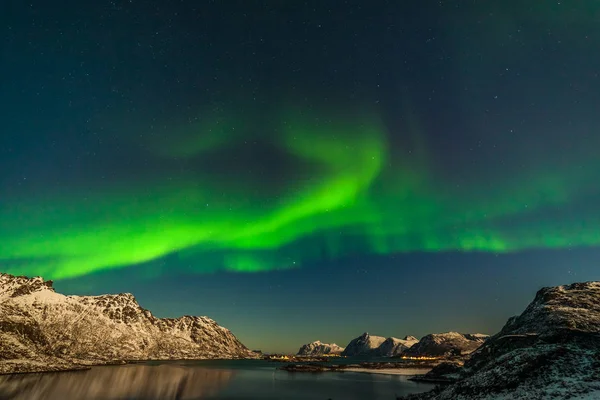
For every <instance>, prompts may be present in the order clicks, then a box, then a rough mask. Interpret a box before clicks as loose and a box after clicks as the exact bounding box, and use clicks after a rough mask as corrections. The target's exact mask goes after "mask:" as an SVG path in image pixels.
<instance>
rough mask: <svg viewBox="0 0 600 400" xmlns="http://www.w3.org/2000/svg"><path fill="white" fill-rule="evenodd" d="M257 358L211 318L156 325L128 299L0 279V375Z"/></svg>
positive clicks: (32, 281) (187, 318) (30, 280)
mask: <svg viewBox="0 0 600 400" xmlns="http://www.w3.org/2000/svg"><path fill="white" fill-rule="evenodd" d="M255 357H257V355H256V354H255V353H253V352H251V351H249V350H248V349H247V348H246V347H245V346H244V345H243V344H242V343H240V341H239V340H238V339H237V338H236V337H235V336H234V335H233V334H232V333H231V332H230V331H229V330H228V329H226V328H223V327H222V326H219V325H218V324H217V323H216V322H215V321H213V320H212V319H210V318H207V317H193V316H184V317H180V318H156V317H155V316H153V315H152V313H151V312H150V311H148V310H145V309H143V308H142V307H140V305H139V304H138V303H137V301H136V300H135V298H134V297H133V296H132V295H131V294H128V293H124V294H117V295H103V296H64V295H62V294H59V293H56V292H55V291H54V289H53V288H52V282H51V281H44V280H43V279H42V278H39V277H37V278H27V277H16V276H12V275H8V274H1V273H0V373H18V372H42V371H60V370H73V369H78V368H85V367H86V366H89V365H96V364H106V363H114V362H119V361H121V362H122V361H123V360H151V359H153V360H161V359H209V358H255Z"/></svg>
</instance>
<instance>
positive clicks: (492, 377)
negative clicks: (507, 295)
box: [407, 282, 600, 400]
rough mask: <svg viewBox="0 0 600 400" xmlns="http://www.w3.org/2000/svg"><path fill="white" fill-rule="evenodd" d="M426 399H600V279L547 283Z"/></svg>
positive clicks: (423, 396)
mask: <svg viewBox="0 0 600 400" xmlns="http://www.w3.org/2000/svg"><path fill="white" fill-rule="evenodd" d="M407 398H409V399H422V400H425V399H426V400H450V399H453V400H454V399H456V400H467V399H474V398H476V399H481V400H492V399H600V282H587V283H574V284H571V285H566V286H557V287H552V288H544V289H541V290H540V291H538V293H537V295H536V296H535V299H534V300H533V302H532V303H531V304H529V306H528V307H527V308H526V309H525V311H524V312H523V313H522V314H521V315H520V316H518V317H512V318H510V319H509V320H508V322H507V323H506V325H505V326H504V328H502V330H501V331H500V333H498V334H496V335H494V336H492V337H491V338H489V339H488V340H486V342H485V343H484V344H483V345H482V346H481V347H480V348H479V349H478V350H476V351H475V352H474V353H473V354H472V355H471V358H470V359H469V360H468V361H467V362H466V363H465V366H464V368H463V369H462V371H461V372H460V374H459V380H458V382H456V383H454V384H452V385H450V386H448V387H446V388H444V389H443V390H438V391H437V392H430V393H427V394H422V395H413V396H408V397H407Z"/></svg>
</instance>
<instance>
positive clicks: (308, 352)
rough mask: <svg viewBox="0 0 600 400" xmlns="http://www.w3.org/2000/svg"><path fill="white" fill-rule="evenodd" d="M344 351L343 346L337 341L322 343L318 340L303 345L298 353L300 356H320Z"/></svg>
mask: <svg viewBox="0 0 600 400" xmlns="http://www.w3.org/2000/svg"><path fill="white" fill-rule="evenodd" d="M343 351H344V348H343V347H340V346H338V345H337V344H335V343H332V344H328V343H321V341H319V340H317V341H315V342H312V343H308V344H305V345H302V347H300V349H299V350H298V353H297V355H299V356H320V355H323V354H340V353H342V352H343Z"/></svg>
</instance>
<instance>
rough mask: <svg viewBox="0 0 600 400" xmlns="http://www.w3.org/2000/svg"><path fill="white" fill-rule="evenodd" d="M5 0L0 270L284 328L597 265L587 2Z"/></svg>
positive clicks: (327, 335) (593, 16) (436, 305)
mask: <svg viewBox="0 0 600 400" xmlns="http://www.w3.org/2000/svg"><path fill="white" fill-rule="evenodd" d="M407 3H409V2H401V1H393V0H392V1H377V0H376V1H368V2H367V1H341V0H339V1H333V0H332V1H323V0H321V1H317V0H315V1H302V2H301V1H278V0H271V1H258V0H227V1H191V0H189V1H186V0H181V1H166V0H165V1H158V0H144V1H141V0H128V1H117V0H114V1H104V0H102V1H92V2H83V1H66V0H65V1H58V2H49V1H46V0H31V1H27V2H23V1H19V0H9V1H6V2H3V5H2V11H1V12H0V29H1V30H2V32H1V34H2V36H1V37H2V39H1V42H0V43H1V47H0V51H1V53H0V54H1V61H2V62H1V63H0V74H1V75H0V76H1V78H0V103H1V107H0V171H1V173H0V271H3V272H8V273H12V274H19V275H21V274H24V275H41V276H43V277H45V278H48V279H54V280H56V287H57V289H58V290H59V291H61V292H63V293H66V294H100V293H106V292H133V293H134V294H135V295H136V297H137V299H138V301H139V302H140V303H141V305H142V306H144V307H145V308H149V309H151V310H152V311H153V312H154V313H155V314H157V315H158V316H177V315H181V314H199V315H208V316H210V317H212V318H214V319H215V320H217V321H218V322H219V323H221V324H222V325H224V326H226V327H228V328H230V329H231V330H232V331H233V332H234V333H235V334H236V335H237V336H238V337H239V338H240V339H241V340H242V342H244V343H245V344H247V345H248V346H249V347H251V348H254V349H262V350H264V351H294V350H296V349H297V348H298V347H299V346H300V345H301V344H303V343H306V342H310V341H313V340H317V339H320V340H322V341H326V342H337V343H338V344H340V345H345V344H346V343H347V342H348V341H349V340H350V339H351V338H353V337H355V336H358V335H360V334H361V333H362V332H364V331H369V332H370V333H373V334H378V335H382V336H397V337H400V336H404V335H407V334H412V335H416V336H421V335H424V334H426V333H431V332H440V331H448V330H458V331H463V332H473V331H479V332H483V333H490V334H491V333H495V332H496V331H497V330H499V329H500V328H501V326H502V325H503V323H504V322H505V320H506V318H507V317H509V316H511V315H513V314H515V313H519V312H520V311H521V310H522V309H523V308H524V307H525V306H526V304H527V303H528V302H529V301H530V300H531V298H532V296H533V294H534V293H535V291H536V290H537V289H538V288H540V287H541V286H545V285H556V284H563V283H570V282H573V281H584V280H592V279H599V278H600V156H599V153H598V152H599V151H600V113H599V112H600V76H599V74H600V56H599V55H598V54H599V53H598V49H599V48H600V29H598V27H599V26H600V5H598V3H597V2H595V1H592V0H580V1H562V2H557V1H542V0H532V1H527V2H524V1H516V0H515V1H512V0H508V1H507V0H502V1H500V0H498V1H475V0H470V1H467V0H465V1H418V2H410V4H407Z"/></svg>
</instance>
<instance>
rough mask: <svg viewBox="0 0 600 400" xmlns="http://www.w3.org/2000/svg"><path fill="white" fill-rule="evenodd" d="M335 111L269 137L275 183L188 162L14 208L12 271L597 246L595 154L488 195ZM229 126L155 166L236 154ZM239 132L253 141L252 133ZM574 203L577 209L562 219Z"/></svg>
mask: <svg viewBox="0 0 600 400" xmlns="http://www.w3.org/2000/svg"><path fill="white" fill-rule="evenodd" d="M299 114H301V113H299ZM324 115H325V116H324V117H314V116H309V115H299V116H295V118H289V119H287V120H284V121H283V122H281V123H280V127H279V129H278V130H277V132H278V133H279V134H278V137H276V138H269V137H267V138H258V140H261V141H264V142H265V143H266V142H267V141H270V143H268V144H261V146H267V145H268V146H270V147H271V148H270V149H269V151H272V152H277V153H280V157H282V158H285V164H287V165H286V166H285V167H284V168H281V169H280V170H279V171H278V173H280V174H281V177H276V178H275V179H276V180H280V181H281V182H277V185H274V186H278V187H273V186H272V187H270V188H268V189H262V188H261V186H262V185H265V184H268V183H267V182H265V181H268V180H269V179H271V178H270V177H267V178H266V179H265V178H264V177H263V176H264V175H263V176H260V175H259V174H255V173H252V172H250V173H247V171H244V169H245V168H252V164H250V165H244V164H241V165H236V168H235V169H233V170H232V171H231V172H230V174H229V176H228V177H227V179H223V177H220V176H219V172H218V171H217V172H216V173H215V172H213V171H210V172H208V173H206V172H205V170H204V167H203V166H202V167H193V166H190V167H188V168H189V170H186V171H185V173H181V174H179V175H178V176H176V177H174V178H173V177H171V176H169V177H168V178H165V177H163V176H160V175H161V171H160V170H158V171H157V176H156V177H155V178H152V179H151V180H148V181H146V182H144V181H142V182H135V181H124V182H118V180H117V181H116V182H108V183H106V184H104V185H102V186H101V187H100V188H97V187H92V188H89V189H82V190H81V192H80V193H78V191H71V192H70V193H69V195H68V198H65V196H64V195H62V196H61V194H60V193H51V194H49V195H47V196H46V197H44V199H43V200H41V201H40V200H37V201H36V200H35V197H34V199H31V200H29V199H27V198H18V197H16V198H15V199H14V200H12V199H11V200H12V201H9V202H8V204H7V205H5V208H4V212H3V215H2V220H3V221H4V227H5V229H6V230H5V232H4V234H3V236H5V237H6V239H5V240H4V241H3V243H2V248H1V252H2V255H3V259H4V260H5V262H6V263H7V266H8V271H9V272H15V273H22V272H24V273H29V274H39V275H43V276H49V277H51V278H71V277H76V276H80V275H85V274H89V273H93V272H94V271H98V270H101V269H109V268H121V267H128V266H131V265H135V264H139V263H143V262H147V261H151V260H154V259H157V258H160V257H164V256H167V255H169V254H173V253H182V254H189V253H196V254H201V253H202V252H213V253H214V252H219V253H221V254H223V257H222V260H220V261H219V262H218V263H215V264H212V265H202V266H197V267H193V268H192V271H194V272H198V273H202V272H206V271H214V270H215V269H218V268H224V269H226V270H230V271H242V272H253V271H265V270H269V269H280V268H290V267H301V266H303V265H304V264H306V263H310V262H311V261H315V260H322V259H323V258H324V257H325V259H330V258H336V257H340V256H343V255H348V254H351V253H352V252H364V253H367V254H369V253H380V254H393V253H398V252H438V251H484V252H495V253H501V252H512V251H517V250H522V249H528V248H561V247H577V246H594V245H597V244H600V235H599V234H598V232H597V230H596V229H595V225H596V223H597V222H598V216H599V215H598V214H594V213H593V212H592V213H590V212H589V211H590V210H589V209H586V207H585V204H584V202H583V204H582V201H583V200H585V198H584V199H582V197H583V196H585V195H589V193H586V192H585V191H584V189H585V188H588V187H590V184H593V183H594V180H595V178H596V175H595V174H593V173H590V170H593V169H594V168H595V167H596V165H594V164H595V163H594V159H593V157H591V156H590V157H589V160H585V159H584V160H582V161H580V162H581V163H583V164H584V165H585V166H586V167H585V168H584V169H581V168H577V169H575V170H569V168H568V167H566V166H565V167H562V168H561V169H559V170H555V171H553V172H549V171H550V169H551V166H544V167H543V171H540V172H538V171H533V172H531V171H527V170H525V171H523V173H522V174H521V175H522V176H519V175H516V176H514V177H512V178H511V179H510V180H509V181H508V182H502V181H500V180H499V179H497V180H492V181H491V186H492V187H491V188H490V189H489V190H486V192H488V193H481V192H480V187H481V186H483V185H484V184H485V182H481V181H476V182H473V183H471V184H469V185H463V186H462V187H459V185H456V184H454V182H452V181H451V180H449V181H448V180H446V181H444V180H442V179H441V178H440V177H439V176H438V175H439V172H438V171H435V170H434V168H433V166H432V165H430V164H428V162H429V161H428V160H429V159H430V158H431V156H430V155H429V154H428V152H427V149H426V147H425V146H424V145H423V146H422V147H417V148H416V150H415V151H414V152H410V153H409V152H406V153H407V154H405V155H404V157H402V156H401V155H399V154H393V153H392V152H391V151H390V148H389V146H390V145H389V142H388V140H389V139H388V136H389V132H388V131H387V130H386V128H385V127H384V124H383V123H381V122H379V121H378V120H377V119H376V118H371V119H369V118H365V119H363V120H360V119H358V118H356V117H353V116H347V117H345V119H344V120H342V119H341V118H340V120H339V121H337V120H333V119H332V120H328V119H327V116H326V114H324ZM231 118H232V119H234V116H232V117H231ZM226 120H227V117H225V118H224V121H226ZM321 121H323V122H321ZM221 124H223V125H224V126H223V127H220V129H221V130H219V131H217V133H216V134H215V135H218V136H216V137H215V138H213V137H211V135H212V134H213V133H212V131H213V130H215V128H211V127H206V126H203V125H202V124H199V125H194V124H192V125H191V126H190V127H188V128H187V129H189V131H188V132H185V134H183V135H182V137H181V138H177V139H179V140H181V141H182V143H177V142H169V143H168V144H167V146H164V147H162V151H161V154H156V155H154V154H151V155H150V156H149V159H150V160H151V162H152V163H153V164H155V165H158V166H160V164H161V163H165V164H166V165H167V167H166V168H168V164H169V162H173V161H174V160H175V161H180V162H182V163H183V164H188V163H189V164H190V165H193V164H194V162H195V161H196V160H200V162H199V164H202V161H203V159H204V158H206V159H208V160H210V159H213V158H227V157H229V156H230V154H231V151H232V150H231V148H234V149H235V147H236V145H237V143H236V141H240V140H242V139H240V138H235V137H228V135H229V131H234V128H233V127H229V126H227V123H226V122H222V123H221ZM241 125H242V126H244V125H245V124H241ZM274 125H277V124H274ZM175 129H176V130H177V128H175ZM238 129H242V130H243V129H244V128H238ZM271 129H273V130H275V129H276V128H271ZM206 132H208V133H206ZM413 134H414V135H415V136H416V137H417V138H418V136H419V135H422V132H419V131H416V132H414V133H413ZM159 135H168V133H167V132H160V133H159ZM205 136H206V137H205ZM240 136H241V137H242V138H245V139H243V140H244V141H245V142H247V141H248V139H250V140H254V138H252V132H243V131H242V132H241V133H240ZM159 138H160V136H159ZM161 140H165V139H161ZM169 140H171V139H169ZM185 141H187V143H185ZM168 146H171V148H168ZM408 146H414V144H413V143H409V144H408ZM409 148H410V147H409ZM132 151H133V150H132ZM237 151H241V150H239V149H238V150H237ZM402 158H404V159H402ZM251 161H252V162H257V160H251ZM258 162H260V161H258ZM209 168H210V167H209ZM238 168H239V170H238ZM278 169H279V168H278ZM265 173H267V174H269V173H271V174H272V173H273V172H265ZM504 174H505V173H502V172H501V173H500V175H501V176H502V175H504ZM244 175H246V176H244ZM483 178H484V179H489V178H488V177H483ZM256 188H259V189H258V190H257V189H256ZM573 204H575V205H577V207H579V208H580V210H579V212H575V213H574V215H573V214H571V215H561V214H565V212H564V211H563V208H565V207H569V206H571V205H573ZM592 211H593V210H592ZM550 215H551V216H552V217H551V218H549V216H550ZM182 256H183V255H182Z"/></svg>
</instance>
